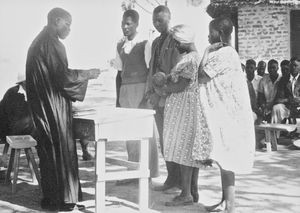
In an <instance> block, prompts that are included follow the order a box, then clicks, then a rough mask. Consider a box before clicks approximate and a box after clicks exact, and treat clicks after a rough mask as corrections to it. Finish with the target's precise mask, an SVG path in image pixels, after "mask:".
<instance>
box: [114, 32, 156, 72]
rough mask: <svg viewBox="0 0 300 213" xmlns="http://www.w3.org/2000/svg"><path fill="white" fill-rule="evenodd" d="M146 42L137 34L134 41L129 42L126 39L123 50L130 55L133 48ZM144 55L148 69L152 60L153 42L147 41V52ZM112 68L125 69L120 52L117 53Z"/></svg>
mask: <svg viewBox="0 0 300 213" xmlns="http://www.w3.org/2000/svg"><path fill="white" fill-rule="evenodd" d="M142 41H145V39H142V38H141V37H140V36H139V35H138V34H136V36H135V37H134V38H133V39H132V40H128V39H127V37H125V42H124V44H123V47H122V48H123V49H124V52H125V53H126V54H129V53H130V51H131V50H132V48H133V47H134V46H135V45H136V44H137V43H139V42H142ZM144 55H145V62H146V66H147V68H149V62H150V58H151V42H150V41H147V43H146V45H145V50H144ZM112 67H113V68H115V69H117V70H120V71H122V67H123V63H122V59H121V56H120V54H119V52H118V50H117V51H116V58H115V59H114V60H113V61H112Z"/></svg>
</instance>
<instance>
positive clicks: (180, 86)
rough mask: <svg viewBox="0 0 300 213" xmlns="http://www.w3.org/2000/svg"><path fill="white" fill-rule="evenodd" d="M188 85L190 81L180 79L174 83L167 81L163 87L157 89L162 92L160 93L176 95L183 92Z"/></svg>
mask: <svg viewBox="0 0 300 213" xmlns="http://www.w3.org/2000/svg"><path fill="white" fill-rule="evenodd" d="M189 83H190V79H187V78H183V77H180V76H179V78H178V81H177V82H176V83H174V82H172V81H169V82H168V83H167V84H166V85H165V86H163V87H162V88H157V89H158V90H162V92H164V93H167V94H171V93H178V92H182V91H184V90H185V88H187V87H188V85H189Z"/></svg>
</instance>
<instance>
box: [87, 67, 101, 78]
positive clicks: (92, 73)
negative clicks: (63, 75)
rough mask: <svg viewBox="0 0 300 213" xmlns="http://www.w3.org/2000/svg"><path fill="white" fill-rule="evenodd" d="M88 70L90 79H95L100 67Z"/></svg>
mask: <svg viewBox="0 0 300 213" xmlns="http://www.w3.org/2000/svg"><path fill="white" fill-rule="evenodd" d="M89 72H90V79H96V78H98V77H99V75H100V73H101V72H100V69H96V68H95V69H90V70H89Z"/></svg>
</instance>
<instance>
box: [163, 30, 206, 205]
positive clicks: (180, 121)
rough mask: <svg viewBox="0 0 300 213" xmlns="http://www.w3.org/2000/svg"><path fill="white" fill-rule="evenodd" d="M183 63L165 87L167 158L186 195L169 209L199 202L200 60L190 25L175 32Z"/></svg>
mask: <svg viewBox="0 0 300 213" xmlns="http://www.w3.org/2000/svg"><path fill="white" fill-rule="evenodd" d="M171 31H172V34H173V37H174V39H175V40H176V42H177V44H176V45H177V46H176V47H177V49H178V51H179V53H180V54H181V60H180V61H179V62H178V63H177V65H176V66H175V67H174V68H173V69H172V70H171V73H170V75H169V76H168V78H167V83H166V84H165V85H164V86H163V87H162V88H163V89H162V92H164V93H166V94H167V95H168V96H167V99H166V103H165V111H164V128H163V129H164V131H163V138H164V157H165V160H166V161H170V162H175V163H177V164H179V165H180V170H181V177H182V185H181V187H182V191H181V194H180V195H178V196H176V197H175V198H174V199H173V200H172V201H171V202H167V203H166V205H167V206H179V205H189V204H193V202H198V186H197V181H198V172H199V167H200V166H201V164H199V163H197V162H196V161H194V160H193V159H192V148H193V144H194V139H195V131H196V130H195V128H196V125H195V122H196V120H195V118H196V108H197V107H196V104H197V103H196V99H197V98H196V97H197V93H196V90H197V85H198V75H197V71H198V67H199V64H200V57H199V55H198V53H197V51H196V48H195V44H194V32H193V30H192V29H191V28H190V27H189V26H186V25H177V26H175V27H174V28H173V29H172V30H171Z"/></svg>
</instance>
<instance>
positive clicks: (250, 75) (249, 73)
mask: <svg viewBox="0 0 300 213" xmlns="http://www.w3.org/2000/svg"><path fill="white" fill-rule="evenodd" d="M245 70H246V77H247V85H248V90H249V95H250V101H251V109H252V111H253V117H254V120H255V121H256V119H257V118H258V116H259V115H260V113H259V110H258V107H257V96H256V92H255V89H254V85H253V81H254V78H255V74H254V72H255V70H256V63H255V61H254V60H253V59H249V60H247V61H246V68H245Z"/></svg>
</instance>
